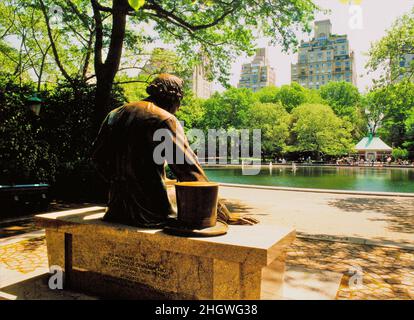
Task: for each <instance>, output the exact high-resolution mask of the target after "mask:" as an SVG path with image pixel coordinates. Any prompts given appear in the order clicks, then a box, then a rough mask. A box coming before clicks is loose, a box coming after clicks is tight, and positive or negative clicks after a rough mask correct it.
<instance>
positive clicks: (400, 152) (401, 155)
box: [392, 148, 409, 160]
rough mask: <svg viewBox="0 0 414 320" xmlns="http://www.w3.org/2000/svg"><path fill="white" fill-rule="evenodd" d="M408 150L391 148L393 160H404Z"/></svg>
mask: <svg viewBox="0 0 414 320" xmlns="http://www.w3.org/2000/svg"><path fill="white" fill-rule="evenodd" d="M408 155H409V152H408V150H407V149H402V148H394V149H393V150H392V156H393V158H394V159H395V160H398V159H400V160H405V159H407V158H408Z"/></svg>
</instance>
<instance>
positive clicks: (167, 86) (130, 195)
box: [92, 74, 257, 228]
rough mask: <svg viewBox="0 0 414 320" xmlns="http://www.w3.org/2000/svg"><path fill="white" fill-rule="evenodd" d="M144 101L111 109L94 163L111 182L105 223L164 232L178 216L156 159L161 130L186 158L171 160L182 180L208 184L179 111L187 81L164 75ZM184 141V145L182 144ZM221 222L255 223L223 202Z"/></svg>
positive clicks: (97, 144)
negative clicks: (183, 159) (165, 130)
mask: <svg viewBox="0 0 414 320" xmlns="http://www.w3.org/2000/svg"><path fill="white" fill-rule="evenodd" d="M146 91H147V93H148V95H149V96H148V97H147V98H146V99H144V100H143V101H138V102H132V103H128V104H126V105H124V106H122V107H119V108H117V109H114V110H112V111H111V112H110V113H109V114H108V115H107V117H106V118H105V120H104V121H103V123H102V126H101V129H100V131H99V134H98V137H97V139H96V140H95V142H94V145H93V156H92V158H93V161H94V162H95V164H96V166H97V169H98V171H99V172H100V173H101V174H102V175H103V177H104V178H105V179H106V180H107V181H108V183H109V185H110V187H109V189H110V190H109V201H108V210H107V212H106V214H105V216H104V220H106V221H110V222H116V223H122V224H126V225H132V226H138V227H147V228H159V227H163V226H165V225H166V223H167V221H168V217H169V216H170V215H173V214H174V213H175V212H174V210H173V209H172V205H171V202H170V200H169V198H168V194H167V188H166V183H165V180H166V178H165V168H164V165H163V164H157V163H156V162H155V161H154V159H153V152H154V148H155V147H156V146H157V143H159V142H154V139H153V135H154V132H155V131H156V130H158V129H167V130H168V131H169V132H170V133H171V138H172V142H173V146H174V149H175V150H174V154H176V153H182V154H184V155H185V159H186V161H184V163H176V162H175V161H169V162H168V165H169V167H170V168H171V170H172V172H173V173H174V174H175V176H176V177H177V179H178V181H208V179H207V177H206V175H205V173H204V171H203V169H202V168H201V166H200V164H199V162H198V160H197V157H196V155H195V154H194V152H193V151H192V150H191V148H190V147H189V145H188V141H187V139H186V137H185V134H184V130H183V128H182V126H181V124H180V123H179V122H178V120H177V118H176V117H175V116H174V114H175V112H176V111H177V110H178V108H179V107H180V103H181V100H182V98H183V81H182V80H181V79H180V78H178V77H176V76H173V75H169V74H160V75H159V76H158V77H157V78H156V79H155V80H154V81H153V82H152V83H151V84H150V85H149V86H148V87H147V90H146ZM178 142H181V143H178ZM217 215H218V218H217V219H218V220H219V221H222V222H225V223H230V224H232V223H234V224H254V223H256V222H257V221H256V220H255V219H253V218H248V217H241V216H238V215H234V214H231V213H230V212H229V211H228V209H227V208H226V206H225V205H224V204H223V203H222V201H219V205H218V212H217Z"/></svg>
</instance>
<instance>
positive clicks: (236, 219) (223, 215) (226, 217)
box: [217, 200, 259, 225]
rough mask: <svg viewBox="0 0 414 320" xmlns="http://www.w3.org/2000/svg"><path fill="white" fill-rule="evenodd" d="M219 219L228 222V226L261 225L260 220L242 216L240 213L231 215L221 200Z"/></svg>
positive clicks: (219, 203) (218, 212) (218, 210)
mask: <svg viewBox="0 0 414 320" xmlns="http://www.w3.org/2000/svg"><path fill="white" fill-rule="evenodd" d="M217 219H218V220H220V221H223V222H226V223H227V224H238V225H246V224H248V225H254V224H256V223H259V220H257V219H255V218H253V217H250V216H247V215H245V216H242V215H241V214H238V213H231V212H230V211H229V209H227V207H226V205H225V204H224V203H223V202H222V201H221V200H220V201H219V202H218V207H217Z"/></svg>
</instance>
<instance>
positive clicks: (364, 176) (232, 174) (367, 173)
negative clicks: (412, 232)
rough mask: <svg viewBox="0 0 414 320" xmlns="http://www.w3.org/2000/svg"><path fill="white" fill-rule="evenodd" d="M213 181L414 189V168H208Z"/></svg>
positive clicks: (396, 189)
mask: <svg viewBox="0 0 414 320" xmlns="http://www.w3.org/2000/svg"><path fill="white" fill-rule="evenodd" d="M205 171H206V174H207V176H208V177H209V179H210V180H212V181H217V182H223V183H237V184H251V185H261V186H277V187H294V188H315V189H335V190H354V191H379V192H409V193H414V168H372V167H316V166H315V167H297V168H296V171H294V170H292V168H291V167H278V166H273V168H272V170H271V171H270V170H269V168H268V167H262V169H261V171H260V173H259V174H258V175H243V174H242V169H241V168H206V169H205Z"/></svg>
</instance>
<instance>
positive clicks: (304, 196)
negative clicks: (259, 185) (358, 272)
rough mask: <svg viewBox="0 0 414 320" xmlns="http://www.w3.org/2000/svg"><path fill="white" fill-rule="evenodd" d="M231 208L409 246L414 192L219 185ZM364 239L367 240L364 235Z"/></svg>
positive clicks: (299, 226) (303, 227) (302, 227)
mask: <svg viewBox="0 0 414 320" xmlns="http://www.w3.org/2000/svg"><path fill="white" fill-rule="evenodd" d="M220 196H221V197H222V198H224V199H225V200H226V201H227V203H228V204H229V207H230V209H231V210H232V211H235V212H240V213H244V214H251V215H254V216H255V217H256V218H258V219H259V220H260V221H262V222H263V223H272V224H278V225H284V226H289V227H294V228H296V230H297V231H298V232H300V233H304V234H307V235H313V236H321V237H326V236H332V237H334V238H345V237H348V238H349V237H353V238H359V239H363V240H369V241H368V242H369V243H371V242H372V243H375V244H394V245H398V246H400V247H403V246H405V247H408V248H413V249H414V197H409V198H400V197H388V196H387V197H384V196H364V195H353V194H352V195H347V194H331V193H313V192H291V191H279V190H263V189H256V188H238V187H220ZM365 242H367V241H365Z"/></svg>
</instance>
